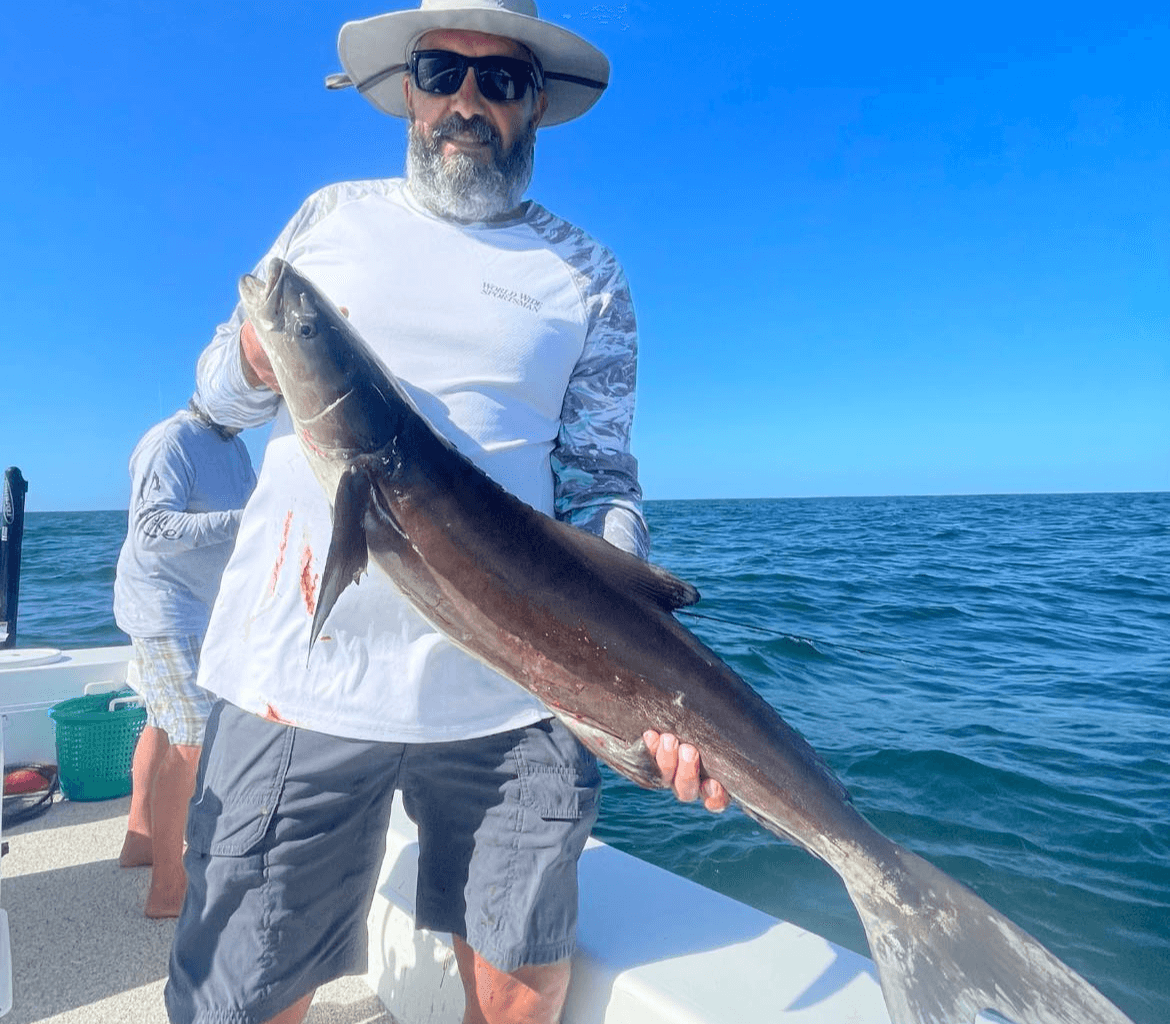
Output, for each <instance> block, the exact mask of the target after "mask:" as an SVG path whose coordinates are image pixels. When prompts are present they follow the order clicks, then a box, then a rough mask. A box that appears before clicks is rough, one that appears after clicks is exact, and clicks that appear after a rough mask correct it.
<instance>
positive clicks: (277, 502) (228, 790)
mask: <svg viewBox="0 0 1170 1024" xmlns="http://www.w3.org/2000/svg"><path fill="white" fill-rule="evenodd" d="M338 49H339V54H340V56H341V60H342V64H343V66H344V67H345V71H346V74H345V75H339V76H333V78H332V79H331V81H330V83H329V84H330V85H331V87H335V88H340V87H345V86H348V85H352V86H355V87H356V88H357V90H358V91H359V92H360V93H361V94H362V95H364V96H365V97H366V99H368V100H369V101H370V102H371V103H373V104H374V106H375V107H377V108H378V109H379V110H381V111H383V112H385V113H389V114H392V115H395V116H399V117H405V118H408V119H409V122H410V127H409V138H408V154H407V178H406V180H403V179H382V180H376V181H366V182H346V183H341V184H338V185H334V186H330V187H328V188H325V189H322V190H321V191H320V192H318V193H316V194H314V195H313V196H311V197H310V198H309V199H308V200H307V201H306V202H305V204H304V205H303V206H302V208H301V209H300V211H298V213H297V214H296V216H295V217H294V218H293V220H292V221H291V222H290V223H289V224H288V226H287V227H286V228H285V229H284V231H283V232H282V233H281V235H280V236H279V238H278V239H277V241H276V243H275V244H274V245H273V247H272V249H271V250H270V251H269V253H268V254H267V255H266V256H265V258H264V260H262V261H261V263H260V264H259V267H258V269H257V274H259V275H261V276H262V275H263V274H264V272H265V268H266V267H267V266H268V263H269V259H270V258H271V257H280V258H282V259H284V260H286V261H288V262H289V263H290V264H292V265H293V266H295V267H296V268H297V270H298V271H299V272H301V273H302V274H304V275H305V276H306V277H308V278H309V279H310V280H311V281H313V282H314V283H315V284H316V285H317V286H319V287H320V288H321V289H323V290H324V291H325V293H326V294H327V295H329V297H330V298H331V299H333V301H334V302H336V303H337V304H338V305H339V306H341V307H343V308H344V309H346V310H347V311H348V314H349V316H350V317H351V321H352V323H353V324H354V326H355V327H356V328H357V329H358V330H359V332H360V333H361V334H362V336H363V337H364V338H365V339H366V340H367V341H368V342H369V344H370V345H371V346H372V347H373V349H374V351H375V352H376V354H377V356H378V357H379V358H380V359H382V360H383V361H384V362H385V363H386V365H387V366H389V367H390V369H391V370H392V371H393V372H394V374H395V375H396V376H397V377H398V378H399V379H400V381H401V382H402V384H403V387H405V388H406V389H407V391H408V392H409V397H410V399H411V400H412V401H413V402H414V404H415V405H416V406H417V407H418V409H419V410H420V411H421V412H422V413H423V414H424V415H425V416H426V418H427V419H428V420H429V421H430V423H431V424H432V425H433V426H434V427H435V428H436V429H437V430H438V431H439V433H440V434H442V435H444V436H445V437H446V438H447V439H448V440H449V441H451V442H452V443H453V444H454V446H455V447H456V448H457V449H458V450H459V451H460V452H462V453H463V454H464V455H465V456H467V457H468V458H469V459H471V460H472V462H474V463H475V464H476V465H478V466H479V467H480V468H481V469H483V470H484V471H485V472H486V473H487V474H488V475H489V476H490V477H492V478H493V479H494V480H495V481H497V482H498V483H500V484H501V485H503V486H504V487H505V488H506V489H507V490H508V491H510V492H512V493H513V494H515V495H517V496H518V497H520V498H521V499H522V500H523V501H525V502H527V503H528V504H529V505H531V506H533V507H534V508H536V509H538V510H540V511H542V512H545V513H547V514H549V515H555V516H556V517H557V518H560V519H564V520H566V521H568V522H571V523H573V524H574V525H576V526H579V527H582V528H584V529H586V530H589V531H591V532H593V533H596V534H598V535H600V536H603V537H604V538H605V539H606V540H608V541H610V542H611V543H612V544H614V545H616V546H618V547H620V548H623V549H624V550H626V551H629V552H632V553H635V554H638V555H640V556H643V557H644V556H645V555H646V553H647V549H648V543H647V534H646V526H645V522H644V520H643V518H642V513H641V491H640V488H639V486H638V482H637V475H636V463H635V460H634V459H633V457H632V456H631V455H630V452H629V436H630V425H631V420H632V414H633V404H634V381H635V354H636V329H635V323H634V314H633V309H632V305H631V301H630V295H629V290H628V288H627V285H626V282H625V278H624V275H623V273H622V270H621V268H620V266H619V265H618V264H617V262H616V260H615V259H614V257H613V256H612V254H611V253H610V252H609V251H608V250H607V249H605V248H604V247H603V246H601V245H599V244H598V243H597V242H596V241H594V240H593V239H592V238H590V237H589V236H588V235H587V234H585V233H584V232H583V231H581V230H580V229H578V228H576V227H574V226H573V225H571V224H568V223H566V222H565V221H563V220H561V219H560V218H558V217H556V216H555V215H553V214H551V213H550V212H548V211H547V210H545V209H543V208H542V207H540V206H539V205H537V204H535V203H532V202H524V201H523V199H522V197H523V194H524V192H525V190H526V188H527V186H528V183H529V180H530V177H531V172H532V161H533V150H534V144H535V135H536V130H537V128H538V127H541V126H545V127H547V126H549V125H553V124H559V123H563V122H565V121H568V120H571V119H573V118H575V117H578V116H580V115H581V114H583V113H585V112H586V111H587V110H588V109H589V108H590V107H591V106H592V105H593V103H594V102H596V100H597V99H598V97H599V96H600V94H601V92H602V91H603V90H604V88H605V86H606V83H607V81H608V77H609V63H608V61H607V60H606V58H605V57H604V55H602V54H601V53H600V52H599V51H598V50H596V49H595V48H594V47H593V46H591V45H590V44H589V43H587V42H586V41H585V40H583V39H581V38H580V37H578V36H576V35H574V34H572V33H569V32H567V31H565V30H563V29H561V28H559V27H557V26H554V25H552V24H550V23H548V22H545V21H541V20H540V19H539V18H538V17H537V13H536V9H535V6H534V5H533V4H532V3H531V2H530V0H498V2H497V0H423V3H422V6H421V8H420V9H418V10H409V11H398V12H394V13H391V14H386V15H382V16H379V17H375V18H370V19H367V20H365V21H360V22H351V23H349V24H347V25H345V26H344V27H343V28H342V30H341V35H340V38H339V41H338ZM198 381H199V395H200V400H201V402H202V403H204V404H205V406H206V407H207V408H208V409H209V411H210V412H211V413H212V414H213V415H214V416H215V417H216V418H217V420H219V421H220V422H223V423H226V424H229V425H231V426H235V427H250V426H258V425H260V424H263V423H266V422H268V421H270V420H275V422H274V425H273V429H272V435H271V438H270V441H269V444H268V449H267V451H266V454H265V458H264V464H263V467H262V470H261V473H260V477H259V482H258V485H257V489H256V492H255V494H254V496H253V498H252V500H251V502H250V503H249V506H248V508H247V510H246V511H245V514H244V518H243V523H242V524H241V529H240V534H239V538H238V540H237V544H236V553H235V555H234V557H233V559H232V561H231V563H230V564H229V566H228V569H227V571H226V573H225V575H224V578H223V584H222V588H221V591H220V597H219V599H218V601H217V604H216V607H215V611H214V613H213V616H212V621H211V625H210V627H209V629H208V633H207V638H206V641H205V643H204V647H203V654H202V664H201V669H200V683H201V685H203V686H204V687H206V688H207V689H209V690H211V691H212V692H214V693H216V694H217V695H218V696H219V697H221V698H222V700H221V701H220V702H218V704H217V706H216V710H215V712H214V713H213V716H212V720H211V722H210V724H209V726H208V730H207V738H206V741H205V753H204V759H203V763H202V765H201V770H200V778H199V782H198V785H197V788H196V793H195V797H194V800H193V802H192V806H191V816H190V820H189V823H188V855H187V871H188V875H189V888H188V895H187V902H186V905H185V906H184V909H183V912H182V914H181V916H180V919H179V923H178V927H177V931H176V936H175V945H174V950H173V953H172V958H171V975H170V981H169V983H168V986H167V1006H168V1011H169V1013H170V1015H171V1019H172V1020H173V1021H176V1022H195V1021H212V1020H215V1021H232V1022H236V1021H238V1022H241V1024H243V1022H247V1024H259V1022H261V1021H268V1020H273V1021H277V1022H280V1024H296V1022H298V1021H300V1020H301V1019H303V1017H304V1015H305V1013H306V1011H307V1009H308V1006H309V1003H310V1002H311V1000H312V997H313V993H314V991H315V989H316V988H317V987H318V986H319V985H321V984H323V983H325V982H327V981H330V980H332V979H333V978H336V977H339V976H341V975H343V974H347V973H355V972H361V971H364V969H365V953H366V951H365V941H366V940H365V921H366V915H367V912H368V908H369V905H370V901H371V899H372V894H373V887H374V884H375V881H376V878H377V872H378V869H379V866H380V862H381V858H382V853H383V847H384V837H385V831H386V826H387V821H388V818H389V813H390V800H391V796H392V794H393V792H394V790H395V789H399V790H401V792H402V794H403V799H404V802H405V806H406V808H407V811H408V813H409V814H410V815H411V817H412V818H414V819H415V820H416V821H417V822H418V825H419V832H420V863H419V891H418V900H417V909H416V920H417V923H418V925H419V926H420V927H427V928H431V929H434V930H439V931H449V932H451V933H453V935H454V942H455V950H456V958H457V961H458V965H459V970H460V974H461V977H462V980H463V983H464V988H465V991H466V995H467V1009H466V1014H465V1020H466V1021H469V1022H480V1021H485V1022H513V1021H532V1022H543V1021H550V1022H551V1021H556V1020H558V1019H559V1017H560V1013H561V1008H562V1006H563V1003H564V999H565V994H566V991H567V987H568V982H569V957H570V956H571V954H572V950H573V938H574V931H575V925H576V901H577V889H576V861H577V857H578V855H579V854H580V851H581V849H582V847H583V844H584V842H585V839H586V837H587V836H588V833H589V830H590V828H591V826H592V824H593V822H594V820H595V819H596V815H597V796H598V787H599V781H600V779H599V775H598V772H597V766H596V763H595V761H594V759H593V757H592V756H591V755H590V754H588V753H587V752H586V751H585V750H584V749H583V748H582V747H581V745H580V744H579V743H578V742H577V740H576V739H574V738H573V737H572V736H571V735H570V734H569V733H568V732H567V731H566V729H565V728H564V726H563V725H561V723H560V722H559V721H557V720H556V719H555V718H553V717H552V716H551V714H550V712H549V711H548V709H547V708H546V707H545V706H544V705H543V704H541V703H540V702H539V701H538V700H536V699H535V698H534V697H533V696H531V695H529V694H528V693H526V692H525V691H524V690H522V689H520V688H519V687H518V686H517V685H515V684H514V683H512V682H511V681H509V680H507V679H505V678H504V677H502V676H500V675H498V674H497V673H495V672H494V671H492V670H491V669H489V668H486V667H485V666H484V665H482V664H481V663H480V662H478V661H476V660H475V659H474V658H472V657H471V656H470V655H468V654H466V653H465V652H464V651H463V650H461V649H460V648H458V647H457V646H455V645H454V644H453V643H452V642H451V641H449V640H448V639H446V638H445V637H443V636H442V635H441V634H439V633H438V632H436V630H435V629H434V628H433V627H432V626H431V625H429V624H428V623H427V622H426V621H425V620H424V619H423V618H421V617H420V616H419V614H418V613H417V612H416V611H415V610H414V609H413V608H412V607H411V605H410V604H409V603H408V602H407V601H406V600H405V599H404V598H403V596H402V595H401V594H400V593H399V592H398V591H397V590H396V588H395V586H394V584H393V583H392V582H391V581H390V579H389V577H387V576H386V575H385V573H384V572H382V571H380V570H379V568H378V567H377V566H376V565H373V564H371V565H370V566H369V569H368V573H367V574H366V575H364V576H363V577H362V579H361V582H360V585H359V586H356V587H354V586H350V587H346V588H344V591H343V592H342V593H340V594H333V595H331V596H330V597H329V600H330V602H332V601H333V600H335V601H336V604H335V605H332V604H331V605H330V611H329V615H328V619H327V621H326V622H325V624H324V630H323V631H322V632H321V634H320V636H319V637H317V640H316V643H315V645H314V646H313V649H312V653H311V656H310V653H309V641H310V626H311V624H312V623H313V622H314V615H315V612H316V610H317V607H318V604H319V603H320V602H322V600H323V599H324V596H325V595H324V594H323V590H324V588H323V587H322V586H320V584H321V583H322V580H323V579H324V576H325V571H324V563H325V554H326V552H327V551H328V550H329V548H330V539H331V533H332V523H331V509H330V505H329V501H328V499H327V497H326V495H325V493H324V492H323V490H322V488H321V486H320V485H319V483H318V481H317V480H316V479H315V478H314V475H313V472H312V470H311V468H310V467H309V465H308V462H307V460H306V459H305V457H304V455H303V454H302V452H301V450H300V447H299V443H298V439H297V437H296V434H295V431H294V429H293V424H292V421H291V419H290V417H289V415H288V411H287V409H286V408H285V406H284V403H283V402H282V400H281V397H280V394H279V385H278V383H277V380H276V377H275V375H274V373H273V371H272V367H271V365H270V364H269V361H268V358H267V356H266V355H265V353H264V351H263V350H262V349H261V347H260V345H259V342H258V340H257V338H256V333H255V331H254V329H253V328H252V325H251V324H250V323H249V322H248V321H247V320H246V318H245V313H244V311H243V309H242V308H241V307H237V309H236V311H235V313H234V315H233V316H232V318H231V319H230V320H229V321H228V322H227V323H225V324H224V325H222V326H221V327H220V329H219V331H218V332H217V334H216V337H215V339H214V340H213V341H212V343H211V345H210V346H209V347H208V349H207V351H206V352H205V353H204V355H203V357H202V358H201V360H200V366H199V375H198ZM645 742H646V744H647V747H648V748H649V750H650V753H651V754H652V755H653V756H654V758H655V759H656V761H657V764H658V767H659V769H660V771H661V774H662V780H663V784H664V785H665V786H669V787H671V788H673V789H674V791H675V793H676V794H677V796H678V797H679V799H681V800H686V801H691V800H695V799H697V798H699V797H701V798H702V799H703V801H704V803H705V805H706V806H707V807H708V808H709V809H711V810H721V809H722V808H724V807H725V806H726V805H727V802H728V797H727V794H726V793H725V792H724V790H723V788H722V786H720V785H719V784H718V783H717V782H715V781H714V780H711V779H706V780H703V781H701V776H700V761H699V754H698V752H697V751H696V750H695V749H694V748H693V747H691V746H689V745H685V744H682V745H680V744H679V743H678V742H677V740H676V739H675V738H674V737H673V736H672V735H670V734H664V735H660V734H658V733H656V732H648V733H646V735H645Z"/></svg>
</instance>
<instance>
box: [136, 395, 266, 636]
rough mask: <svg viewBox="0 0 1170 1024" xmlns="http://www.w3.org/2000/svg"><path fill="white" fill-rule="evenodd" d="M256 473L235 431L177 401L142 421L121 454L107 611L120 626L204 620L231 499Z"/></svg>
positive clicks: (227, 540)
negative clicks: (118, 524)
mask: <svg viewBox="0 0 1170 1024" xmlns="http://www.w3.org/2000/svg"><path fill="white" fill-rule="evenodd" d="M255 484H256V476H255V474H254V473H253V471H252V461H251V459H250V458H249V457H248V449H247V448H246V447H245V446H244V442H243V441H241V440H240V439H239V438H238V437H233V438H231V439H229V440H224V439H223V438H222V437H220V436H219V434H218V433H216V432H215V431H214V430H213V429H212V428H211V427H208V426H206V425H204V424H203V423H201V422H200V421H199V419H198V418H197V417H195V416H194V415H193V414H192V413H190V412H188V411H187V410H185V409H184V410H181V411H179V412H177V413H175V414H174V415H173V416H171V417H169V418H168V419H165V420H163V421H162V422H161V423H158V424H156V425H155V426H153V427H151V428H150V430H148V431H147V432H146V433H145V434H144V435H143V437H142V440H140V441H139V442H138V444H137V445H136V446H135V448H134V453H133V454H132V455H131V456H130V489H131V490H130V511H129V516H128V524H127V531H126V540H125V542H124V543H123V545H122V550H121V553H120V554H119V555H118V570H117V575H116V577H115V579H114V618H115V620H116V621H117V623H118V628H119V629H121V630H122V631H123V632H125V633H129V634H130V636H135V637H161V636H192V635H195V634H197V633H202V632H203V631H204V630H205V629H206V628H207V622H208V619H209V618H210V616H211V606H212V603H213V602H214V600H215V593H216V591H217V590H218V589H219V580H220V576H221V575H222V574H223V570H224V567H225V566H226V565H227V562H228V558H229V557H230V556H231V553H232V545H233V544H234V542H235V539H236V531H237V530H238V529H239V525H240V516H241V509H242V508H243V507H244V503H245V502H246V501H247V500H248V495H249V494H251V493H252V488H253V487H254V486H255Z"/></svg>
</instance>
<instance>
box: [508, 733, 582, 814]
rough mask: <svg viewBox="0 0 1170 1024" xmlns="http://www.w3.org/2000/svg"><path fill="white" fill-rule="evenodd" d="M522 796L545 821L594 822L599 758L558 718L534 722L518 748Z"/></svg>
mask: <svg viewBox="0 0 1170 1024" xmlns="http://www.w3.org/2000/svg"><path fill="white" fill-rule="evenodd" d="M517 762H518V768H519V771H518V775H519V779H520V800H521V803H523V804H524V805H525V806H526V807H528V808H529V809H531V810H532V811H534V812H535V813H536V814H538V815H539V816H540V817H541V818H543V819H544V820H545V821H579V820H581V819H586V820H588V821H590V823H592V821H593V819H595V818H596V817H597V810H598V800H599V796H600V792H601V773H600V772H599V771H598V768H597V759H596V758H595V757H594V756H593V755H592V754H590V753H589V751H587V750H586V749H585V748H584V747H583V746H581V744H580V743H578V742H577V740H576V739H575V738H574V737H573V735H572V734H571V733H570V732H569V731H568V730H567V729H566V728H565V727H564V726H563V725H561V723H560V722H558V721H557V720H556V719H552V720H546V721H542V722H538V723H536V725H533V726H531V727H530V728H529V729H528V731H527V734H526V736H525V737H524V740H523V742H522V743H521V744H520V745H519V747H518V748H517Z"/></svg>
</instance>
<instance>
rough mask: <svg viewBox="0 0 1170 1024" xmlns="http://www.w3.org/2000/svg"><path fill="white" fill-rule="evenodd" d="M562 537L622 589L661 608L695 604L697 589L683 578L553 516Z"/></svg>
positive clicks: (672, 608) (553, 521) (555, 527)
mask: <svg viewBox="0 0 1170 1024" xmlns="http://www.w3.org/2000/svg"><path fill="white" fill-rule="evenodd" d="M549 522H550V523H552V524H553V529H554V530H556V531H557V532H558V533H559V534H560V535H561V538H562V539H563V540H564V541H565V542H566V543H567V544H569V545H570V546H572V547H574V548H576V549H577V551H578V552H580V553H581V554H583V555H585V556H586V557H587V558H588V559H589V560H590V561H592V562H599V563H602V564H604V566H605V571H606V575H607V576H608V577H609V578H610V579H611V580H612V581H613V583H614V585H615V586H617V587H618V588H620V589H622V590H626V591H629V592H631V593H634V594H637V595H638V596H640V597H641V598H642V599H643V600H646V601H648V602H650V603H651V604H654V605H657V606H658V607H659V608H661V609H663V610H664V611H668V612H672V611H674V610H675V609H676V608H686V607H687V606H688V605H692V604H698V602H699V598H700V596H701V595H700V594H699V591H698V590H697V589H696V588H695V587H694V586H692V585H691V584H690V583H688V582H687V581H686V580H683V579H679V578H678V577H677V576H676V575H675V574H674V573H672V572H670V570H668V569H663V568H662V566H660V565H655V564H654V563H653V562H644V561H642V559H640V558H639V557H638V556H637V555H631V554H630V553H629V552H627V551H623V550H622V549H621V548H619V547H615V546H614V545H613V544H610V543H609V541H607V540H603V539H602V538H601V537H598V536H596V535H594V534H592V533H588V532H587V531H585V530H582V529H579V528H578V527H576V526H571V525H569V524H568V523H565V522H561V521H559V520H556V519H553V520H549Z"/></svg>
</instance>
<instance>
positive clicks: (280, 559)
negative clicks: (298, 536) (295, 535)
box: [268, 508, 293, 594]
mask: <svg viewBox="0 0 1170 1024" xmlns="http://www.w3.org/2000/svg"><path fill="white" fill-rule="evenodd" d="M292 516H293V514H292V509H291V508H290V509H289V510H288V512H287V513H285V517H284V533H282V534H281V536H280V549H279V550H278V551H277V553H276V564H275V565H274V566H273V567H272V579H271V580H270V581H269V583H268V593H269V594H275V593H276V581H277V580H278V579H280V570H281V567H282V566H283V565H284V552H285V549H286V548H287V547H288V531H289V530H290V529H291V528H292Z"/></svg>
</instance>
